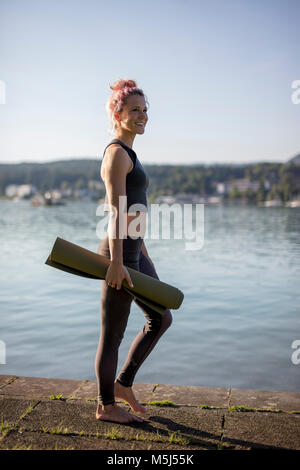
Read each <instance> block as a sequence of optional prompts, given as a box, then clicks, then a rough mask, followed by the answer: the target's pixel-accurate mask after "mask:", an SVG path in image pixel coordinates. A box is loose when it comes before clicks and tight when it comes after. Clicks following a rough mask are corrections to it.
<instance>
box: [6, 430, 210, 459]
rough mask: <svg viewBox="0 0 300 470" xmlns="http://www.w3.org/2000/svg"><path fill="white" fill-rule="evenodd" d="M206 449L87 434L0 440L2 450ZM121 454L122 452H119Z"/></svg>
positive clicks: (21, 435) (30, 434)
mask: <svg viewBox="0 0 300 470" xmlns="http://www.w3.org/2000/svg"><path fill="white" fill-rule="evenodd" d="M3 449H5V450H9V449H15V450H16V449H20V450H21V449H27V450H119V451H122V450H175V451H177V450H178V451H180V450H189V451H191V454H192V453H193V451H195V450H205V449H206V448H205V447H204V448H202V447H199V446H178V445H177V444H168V443H161V442H150V441H147V442H145V441H136V440H124V439H120V440H118V439H100V438H89V437H85V436H68V435H53V434H47V433H36V432H30V431H29V432H27V431H25V432H21V433H20V432H18V431H12V432H10V433H9V434H8V435H7V436H6V437H5V438H4V439H3V440H2V441H0V450H3ZM119 455H121V454H119Z"/></svg>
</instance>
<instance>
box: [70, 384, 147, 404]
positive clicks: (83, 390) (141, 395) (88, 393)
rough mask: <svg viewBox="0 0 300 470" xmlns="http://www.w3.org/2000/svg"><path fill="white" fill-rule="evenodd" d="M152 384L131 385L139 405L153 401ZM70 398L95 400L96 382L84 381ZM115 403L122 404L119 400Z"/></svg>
mask: <svg viewBox="0 0 300 470" xmlns="http://www.w3.org/2000/svg"><path fill="white" fill-rule="evenodd" d="M154 387H155V385H154V384H142V383H134V384H133V387H132V388H133V392H134V394H135V396H136V398H137V400H138V401H140V402H141V403H146V402H147V401H148V400H152V399H153V393H152V392H153V389H154ZM72 398H82V399H87V398H91V399H94V400H96V399H97V384H96V381H93V380H84V381H82V383H81V384H80V386H78V388H77V389H76V390H75V392H73V393H72ZM115 400H116V402H117V403H118V402H122V401H123V400H122V399H120V398H116V399H115Z"/></svg>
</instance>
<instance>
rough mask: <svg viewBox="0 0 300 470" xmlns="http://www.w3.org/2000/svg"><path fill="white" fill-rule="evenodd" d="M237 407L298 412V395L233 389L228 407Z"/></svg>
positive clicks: (299, 405)
mask: <svg viewBox="0 0 300 470" xmlns="http://www.w3.org/2000/svg"><path fill="white" fill-rule="evenodd" d="M239 405H243V406H246V407H249V408H261V409H270V410H283V411H300V393H290V392H269V391H264V390H241V389H235V388H233V389H232V390H231V394H230V406H239Z"/></svg>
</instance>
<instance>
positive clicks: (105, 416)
mask: <svg viewBox="0 0 300 470" xmlns="http://www.w3.org/2000/svg"><path fill="white" fill-rule="evenodd" d="M103 408H104V409H103ZM103 408H102V405H101V404H100V403H99V404H98V406H97V411H96V419H99V420H101V421H113V422H115V423H132V422H134V421H136V422H138V423H143V422H144V420H143V418H140V417H139V416H134V415H132V414H130V413H128V411H126V410H124V409H123V408H121V407H120V406H118V405H117V404H116V403H114V404H112V405H106V406H104V407H103Z"/></svg>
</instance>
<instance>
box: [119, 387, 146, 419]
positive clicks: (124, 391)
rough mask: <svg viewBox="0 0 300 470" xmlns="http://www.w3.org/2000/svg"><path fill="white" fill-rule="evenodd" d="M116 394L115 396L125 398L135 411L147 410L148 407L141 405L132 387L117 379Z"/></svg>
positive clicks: (144, 411) (142, 411)
mask: <svg viewBox="0 0 300 470" xmlns="http://www.w3.org/2000/svg"><path fill="white" fill-rule="evenodd" d="M114 395H115V397H118V398H123V400H126V401H127V402H128V403H129V405H130V408H131V409H132V410H133V411H140V412H141V413H146V412H147V410H146V408H145V407H144V406H143V405H141V404H140V403H139V402H138V401H137V399H136V398H135V396H134V393H133V390H132V387H124V386H123V385H121V384H119V382H117V381H116V380H115V390H114Z"/></svg>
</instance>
